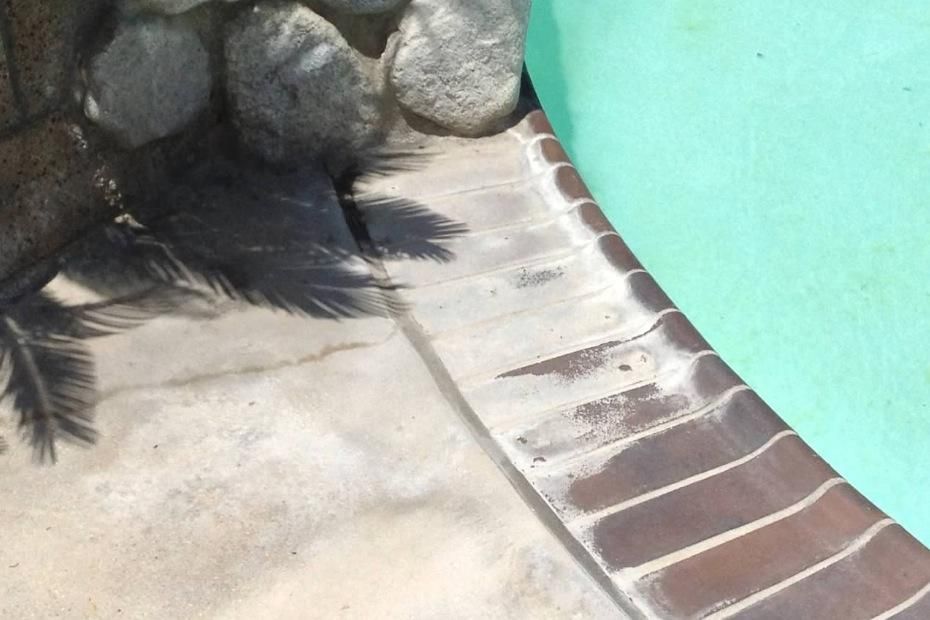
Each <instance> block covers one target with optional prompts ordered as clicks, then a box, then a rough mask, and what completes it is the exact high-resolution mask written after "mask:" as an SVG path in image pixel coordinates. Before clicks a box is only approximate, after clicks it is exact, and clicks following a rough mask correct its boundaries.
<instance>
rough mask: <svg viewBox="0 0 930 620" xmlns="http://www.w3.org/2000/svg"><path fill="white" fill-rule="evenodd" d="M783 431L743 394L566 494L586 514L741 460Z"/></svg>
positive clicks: (630, 452)
mask: <svg viewBox="0 0 930 620" xmlns="http://www.w3.org/2000/svg"><path fill="white" fill-rule="evenodd" d="M685 400H686V401H687V399H685ZM785 430H788V427H787V425H785V423H784V422H782V421H781V419H779V418H778V416H776V415H775V414H774V413H773V412H772V410H771V409H769V408H768V407H767V406H766V405H765V403H763V402H762V400H761V399H760V398H759V397H758V396H757V395H756V394H754V393H753V392H748V391H747V392H741V393H739V394H736V395H735V396H734V398H733V399H732V400H731V401H730V402H729V403H727V404H726V405H725V406H724V407H722V408H721V409H720V411H719V413H717V414H713V415H707V416H704V417H701V418H699V419H697V420H693V421H690V422H688V423H686V424H682V425H681V426H677V427H674V428H672V429H670V430H668V431H665V432H663V433H661V434H658V435H653V436H651V437H648V438H646V439H643V440H641V441H638V442H637V443H635V444H633V445H631V446H630V447H628V448H626V449H624V450H623V451H622V452H620V453H618V454H616V455H614V456H612V457H611V458H610V459H609V460H608V461H607V462H606V463H605V464H604V466H603V468H602V469H601V470H600V471H598V472H597V473H595V474H593V475H591V476H587V477H585V478H578V479H576V480H575V481H574V482H573V483H572V484H571V486H570V487H569V491H568V496H569V498H570V500H571V501H572V503H573V504H574V505H575V506H576V507H577V508H580V509H581V510H583V511H586V512H592V511H595V510H600V509H602V508H607V507H608V506H612V505H614V504H618V503H620V502H624V501H627V500H629V499H632V498H635V497H637V496H639V495H642V494H643V493H648V492H650V491H654V490H656V489H659V488H661V487H664V486H667V485H669V484H673V483H675V482H678V481H679V480H683V479H685V478H688V477H690V476H694V475H696V474H699V473H701V472H705V471H708V470H710V469H713V468H715V467H720V466H722V465H726V464H727V463H730V462H732V461H734V460H737V459H739V458H742V457H744V456H746V455H747V454H750V453H752V452H753V451H754V450H757V449H758V448H760V447H761V446H762V445H764V444H765V442H767V441H769V440H770V439H771V438H772V437H773V436H775V435H776V434H777V433H780V432H782V431H785Z"/></svg>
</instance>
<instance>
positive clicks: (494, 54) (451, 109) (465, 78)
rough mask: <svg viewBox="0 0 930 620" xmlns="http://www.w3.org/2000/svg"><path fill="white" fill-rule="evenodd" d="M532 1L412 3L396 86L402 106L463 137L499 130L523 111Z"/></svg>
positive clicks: (396, 63)
mask: <svg viewBox="0 0 930 620" xmlns="http://www.w3.org/2000/svg"><path fill="white" fill-rule="evenodd" d="M529 9H530V0H495V1H494V2H484V1H478V0H412V1H411V2H410V4H409V5H408V6H407V9H406V11H405V13H404V16H403V18H402V20H401V23H400V44H399V46H398V48H397V53H396V55H395V57H394V65H393V67H392V70H391V84H392V86H393V90H394V92H395V94H396V96H397V99H398V101H399V103H400V104H401V106H402V107H404V108H405V109H406V110H408V111H410V112H413V113H414V114H417V115H419V116H422V117H424V118H426V119H429V120H431V121H433V122H434V123H437V124H438V125H440V126H442V127H445V128H447V129H449V130H451V131H453V132H455V133H458V134H461V135H466V136H475V135H481V134H482V133H485V132H487V131H490V130H492V129H493V128H494V127H495V125H496V123H497V122H498V121H500V120H501V119H503V118H505V117H506V116H508V115H509V114H510V113H511V112H513V110H514V109H515V108H516V105H517V101H518V100H519V94H520V82H521V77H522V73H523V53H524V47H525V44H526V30H527V26H528V21H529Z"/></svg>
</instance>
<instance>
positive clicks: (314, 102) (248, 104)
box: [226, 2, 384, 162]
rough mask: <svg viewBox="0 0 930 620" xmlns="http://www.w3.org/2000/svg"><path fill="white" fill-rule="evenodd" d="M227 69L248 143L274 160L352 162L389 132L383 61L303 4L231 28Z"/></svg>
mask: <svg viewBox="0 0 930 620" xmlns="http://www.w3.org/2000/svg"><path fill="white" fill-rule="evenodd" d="M226 68H227V91H228V93H229V97H230V103H231V105H232V110H233V118H234V122H235V124H236V127H237V128H238V130H239V133H240V137H241V138H242V140H243V142H244V143H245V144H246V145H247V146H248V147H250V148H251V149H252V150H254V151H255V152H256V153H258V154H259V155H260V156H262V157H264V158H265V159H267V160H269V161H272V162H287V161H293V160H296V159H300V158H306V157H316V158H321V159H324V160H334V159H344V158H345V157H346V156H347V154H351V153H352V152H354V151H355V150H357V149H361V148H364V147H365V146H367V145H369V144H371V143H372V142H374V141H375V140H377V138H378V137H379V136H380V134H381V131H382V125H383V114H382V111H383V107H384V106H383V101H382V99H383V97H382V91H383V88H382V82H383V80H380V81H379V79H378V75H379V72H378V65H377V63H376V62H375V61H372V60H370V59H366V58H364V57H362V56H361V55H360V54H359V53H358V52H356V51H355V50H353V49H352V48H351V47H350V46H349V44H348V43H346V41H345V39H343V37H342V35H341V34H339V31H338V30H337V29H336V28H335V27H334V26H333V25H332V24H330V23H329V22H327V21H326V20H324V19H323V18H322V17H320V16H319V15H317V14H316V13H314V12H313V11H311V10H310V9H309V8H307V7H306V6H304V5H302V4H298V3H296V2H273V3H262V4H259V5H257V6H256V7H255V8H254V9H253V10H252V11H249V12H248V13H246V14H244V15H242V16H240V18H238V19H237V20H235V21H234V22H233V23H231V24H230V25H229V27H228V30H227V34H226Z"/></svg>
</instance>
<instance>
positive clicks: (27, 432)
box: [0, 290, 175, 462]
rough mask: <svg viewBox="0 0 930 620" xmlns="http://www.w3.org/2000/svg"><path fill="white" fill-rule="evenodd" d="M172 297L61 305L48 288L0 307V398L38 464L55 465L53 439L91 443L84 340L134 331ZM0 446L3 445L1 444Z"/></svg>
mask: <svg viewBox="0 0 930 620" xmlns="http://www.w3.org/2000/svg"><path fill="white" fill-rule="evenodd" d="M173 297H174V294H173V293H170V292H166V291H154V290H149V291H144V292H140V293H136V294H134V295H131V296H127V297H123V298H117V299H113V300H110V301H106V302H97V303H89V304H77V305H68V304H65V303H63V302H62V301H60V300H59V299H57V298H56V297H54V296H53V295H52V294H50V293H49V292H47V291H39V292H37V293H34V294H31V295H25V296H23V297H20V298H19V299H18V300H17V301H15V302H13V303H11V304H9V305H7V306H4V307H3V308H0V378H3V379H5V387H3V389H2V390H0V398H4V399H5V398H8V399H10V400H11V401H12V404H13V408H14V409H15V410H16V412H17V413H18V416H19V419H18V421H17V426H18V427H19V429H20V432H21V433H22V434H23V435H24V437H25V438H26V439H27V441H28V443H29V444H30V445H31V446H32V449H33V455H34V457H35V458H36V460H38V461H40V462H44V461H52V462H54V461H55V460H56V450H55V445H56V442H57V441H59V440H65V441H71V442H76V443H82V444H90V443H93V442H94V440H95V438H96V432H95V431H94V429H93V426H92V415H91V413H92V410H93V406H94V402H95V400H96V373H95V370H94V360H93V357H92V355H91V353H90V350H89V347H88V346H87V343H86V342H85V341H86V340H87V339H90V338H99V337H101V336H106V335H110V334H113V333H117V332H119V331H122V330H124V329H130V328H132V327H135V326H137V325H139V324H141V323H143V322H145V321H147V320H149V319H150V318H152V317H153V316H157V315H158V314H162V313H164V312H166V311H169V310H170V308H172V307H173V306H174V303H175V301H174V299H173ZM3 446H4V447H5V444H3Z"/></svg>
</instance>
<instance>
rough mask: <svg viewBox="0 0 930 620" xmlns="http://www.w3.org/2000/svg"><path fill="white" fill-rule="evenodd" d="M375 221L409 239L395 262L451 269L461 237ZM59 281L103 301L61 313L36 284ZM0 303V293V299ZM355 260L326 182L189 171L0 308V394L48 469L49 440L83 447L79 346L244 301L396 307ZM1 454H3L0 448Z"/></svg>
mask: <svg viewBox="0 0 930 620" xmlns="http://www.w3.org/2000/svg"><path fill="white" fill-rule="evenodd" d="M423 165H426V162H425V161H424V160H423V158H422V157H418V156H415V155H412V154H398V153H394V154H389V153H380V154H375V155H373V156H371V157H368V158H365V159H363V160H362V162H361V163H360V165H359V167H358V169H357V171H356V174H358V175H366V174H374V175H385V174H392V173H394V172H399V171H404V170H411V169H416V168H417V167H422V166H423ZM381 203H382V204H381V207H380V208H379V217H382V218H393V219H395V220H398V222H397V224H396V225H397V226H398V227H399V228H400V229H404V230H408V231H410V232H411V234H412V235H413V236H414V237H415V239H416V241H415V242H412V244H410V245H406V246H405V249H404V250H403V251H404V253H405V255H406V256H408V257H412V258H417V259H422V260H437V261H448V260H451V259H452V258H453V254H452V252H450V251H449V250H448V249H446V248H444V247H443V245H442V244H443V243H444V242H446V241H448V240H451V239H453V238H455V237H457V236H459V235H461V234H464V233H465V232H466V231H467V229H466V227H465V226H464V225H462V224H461V223H459V222H456V221H454V220H451V219H449V218H446V217H444V216H442V215H439V214H436V213H434V212H432V211H430V210H429V208H428V207H426V206H425V205H422V204H420V203H417V202H415V201H409V200H403V199H391V200H387V199H384V200H382V201H381ZM54 275H62V276H64V277H65V278H67V279H68V280H70V281H71V282H73V283H77V284H79V285H81V286H82V287H84V288H85V289H89V291H92V292H93V293H94V295H95V296H96V297H97V298H99V299H100V301H97V302H94V303H90V304H77V305H73V304H67V303H65V302H63V301H61V300H59V299H57V298H56V297H55V296H53V295H52V294H51V293H50V292H49V291H48V289H47V288H46V287H45V285H46V283H47V281H48V279H50V278H51V277H52V276H54ZM0 299H2V297H0ZM394 299H395V297H394V296H391V295H388V294H387V291H385V290H384V289H383V288H382V286H380V285H379V283H378V282H377V281H376V280H375V278H374V277H373V276H372V275H371V272H370V271H369V269H368V266H367V263H366V261H365V259H364V257H363V256H362V255H361V254H360V250H359V246H358V244H357V241H356V239H355V238H354V237H353V236H352V234H351V233H350V231H349V227H347V226H346V221H345V215H344V213H343V211H342V209H341V208H340V203H339V200H338V196H337V194H336V190H335V188H334V185H333V181H332V179H330V178H329V177H328V176H327V175H325V174H324V173H322V172H310V173H281V172H274V171H269V170H262V169H259V168H257V167H249V168H247V169H244V168H243V167H242V166H241V165H239V164H237V163H236V162H231V161H215V162H211V163H209V164H205V165H202V166H199V167H198V168H196V169H194V170H192V171H191V172H190V173H188V174H186V175H184V176H183V177H182V178H179V179H177V181H176V182H175V183H172V184H171V185H170V187H165V188H162V189H161V190H160V191H153V193H152V194H151V195H149V196H147V197H146V198H145V199H144V200H141V201H138V203H137V204H134V205H132V206H130V207H129V209H128V210H127V212H126V213H124V214H122V215H120V216H119V217H118V218H117V219H116V220H115V221H113V222H110V223H108V224H107V225H105V226H102V227H100V228H98V229H96V230H94V231H93V232H92V233H91V234H89V235H87V236H86V237H85V238H84V239H82V240H81V241H80V242H78V243H77V244H76V245H75V246H73V247H72V248H70V249H69V250H68V251H67V252H65V253H64V254H63V255H62V256H61V257H60V258H59V259H58V264H57V269H55V270H53V272H52V273H51V274H50V275H49V277H48V278H46V279H45V280H44V281H42V282H41V283H40V284H39V285H37V286H36V287H34V288H33V289H32V290H31V291H27V292H24V293H23V294H21V295H18V296H17V297H13V298H7V299H6V301H4V302H2V303H0V381H3V380H5V382H6V387H5V388H4V389H3V391H2V392H0V395H2V396H3V397H5V398H7V399H9V400H10V401H11V403H12V407H13V409H14V411H15V413H16V415H17V416H18V426H19V429H20V431H21V432H22V434H23V436H24V439H25V440H26V441H28V443H29V444H30V445H31V446H32V448H33V452H34V456H35V458H36V460H38V461H40V462H54V461H55V460H56V451H55V445H56V442H57V441H59V440H64V441H72V442H76V443H79V444H85V445H87V444H92V443H93V442H94V440H95V437H96V434H95V431H94V428H93V424H92V414H93V408H94V404H95V401H96V373H95V364H94V359H93V355H92V353H91V349H90V348H89V346H88V342H87V341H88V340H89V339H92V338H98V337H101V336H107V335H111V334H114V333H117V332H121V331H125V330H128V329H132V328H134V327H136V326H138V325H141V324H142V323H144V322H146V321H147V320H150V319H152V318H154V317H157V316H160V315H164V314H170V313H188V314H191V315H194V316H196V315H197V312H198V308H200V309H201V311H202V308H203V304H204V303H207V304H211V303H213V302H216V301H221V300H226V301H227V302H236V303H244V304H249V305H253V306H259V307H263V308H267V309H269V310H273V311H280V312H285V313H288V314H292V315H298V316H306V317H316V318H324V319H331V320H344V319H353V318H361V317H369V316H388V315H390V314H391V313H394V312H398V311H401V310H402V308H400V307H398V302H396V301H393V300H394ZM2 447H3V446H2V445H0V449H2Z"/></svg>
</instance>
